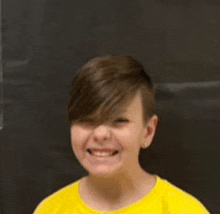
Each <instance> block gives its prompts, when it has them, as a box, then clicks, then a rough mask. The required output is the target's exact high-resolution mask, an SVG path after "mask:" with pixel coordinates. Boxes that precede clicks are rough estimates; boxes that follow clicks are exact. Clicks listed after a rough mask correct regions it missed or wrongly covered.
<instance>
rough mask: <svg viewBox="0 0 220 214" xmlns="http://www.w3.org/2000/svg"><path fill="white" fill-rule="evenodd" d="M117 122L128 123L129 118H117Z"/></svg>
mask: <svg viewBox="0 0 220 214" xmlns="http://www.w3.org/2000/svg"><path fill="white" fill-rule="evenodd" d="M115 122H119V123H127V122H129V121H128V120H127V119H124V118H118V119H117V120H115Z"/></svg>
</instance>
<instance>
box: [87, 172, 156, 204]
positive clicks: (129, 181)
mask: <svg viewBox="0 0 220 214" xmlns="http://www.w3.org/2000/svg"><path fill="white" fill-rule="evenodd" d="M150 182H151V183H152V176H151V175H150V174H148V173H147V172H145V171H144V170H143V169H140V170H138V171H136V172H135V173H132V174H131V175H129V176H128V175H127V174H119V175H117V177H108V178H106V177H105V178H100V177H96V176H92V175H89V176H88V177H86V178H85V181H84V184H85V187H86V189H87V190H88V192H89V193H92V197H93V198H96V199H97V200H98V201H100V200H102V201H103V202H104V201H108V202H109V203H113V204H117V203H121V201H122V200H123V201H126V200H128V199H129V198H131V196H134V197H135V198H136V197H138V196H139V197H140V193H141V197H143V196H144V195H146V191H145V190H146V187H147V186H149V184H150ZM143 188H144V189H143Z"/></svg>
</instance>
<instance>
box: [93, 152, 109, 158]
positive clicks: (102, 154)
mask: <svg viewBox="0 0 220 214" xmlns="http://www.w3.org/2000/svg"><path fill="white" fill-rule="evenodd" d="M92 154H93V155H95V156H102V157H103V156H110V155H112V152H92Z"/></svg>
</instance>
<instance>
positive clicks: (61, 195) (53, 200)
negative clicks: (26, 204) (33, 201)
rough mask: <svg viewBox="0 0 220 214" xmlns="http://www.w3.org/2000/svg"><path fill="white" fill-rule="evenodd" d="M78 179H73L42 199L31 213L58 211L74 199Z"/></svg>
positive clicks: (42, 213)
mask: <svg viewBox="0 0 220 214" xmlns="http://www.w3.org/2000/svg"><path fill="white" fill-rule="evenodd" d="M78 183H79V180H78V181H75V182H73V183H71V184H69V185H67V186H65V187H63V188H61V189H59V190H57V191H56V192H54V193H53V194H51V195H49V196H47V197H46V198H45V199H43V200H42V201H41V202H40V204H39V205H38V206H37V208H36V209H35V211H34V213H33V214H46V213H54V214H55V213H59V212H60V210H61V209H62V207H66V206H65V205H67V204H71V203H72V202H73V201H75V197H76V195H77V190H78V189H77V187H78Z"/></svg>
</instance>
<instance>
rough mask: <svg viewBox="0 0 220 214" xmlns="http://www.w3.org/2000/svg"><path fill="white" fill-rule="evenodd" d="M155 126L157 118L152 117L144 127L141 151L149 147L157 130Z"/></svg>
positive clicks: (155, 116)
mask: <svg viewBox="0 0 220 214" xmlns="http://www.w3.org/2000/svg"><path fill="white" fill-rule="evenodd" d="M157 124H158V116H157V115H153V116H152V117H151V118H150V119H149V121H148V122H147V124H146V126H145V131H144V139H143V141H144V142H143V145H142V148H143V149H145V148H148V147H149V146H150V145H151V143H152V141H153V138H154V135H155V132H156V129H157Z"/></svg>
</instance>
